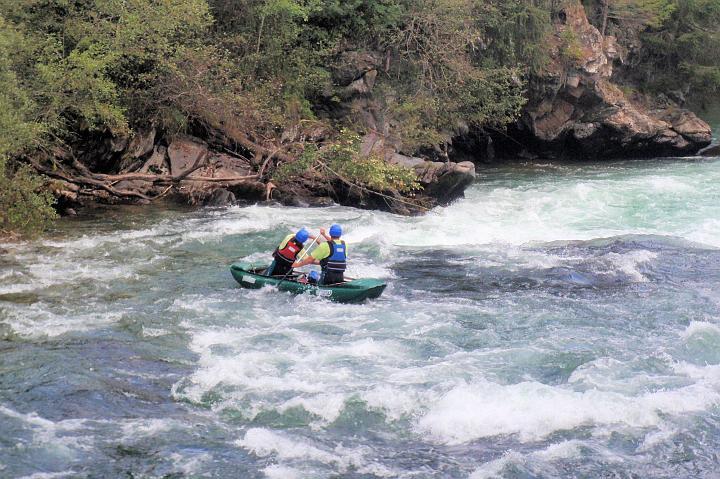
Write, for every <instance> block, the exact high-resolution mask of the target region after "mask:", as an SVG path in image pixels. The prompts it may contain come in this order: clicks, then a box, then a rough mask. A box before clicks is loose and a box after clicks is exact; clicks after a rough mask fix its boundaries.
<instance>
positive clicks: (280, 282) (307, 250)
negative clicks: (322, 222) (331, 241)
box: [277, 236, 318, 288]
mask: <svg viewBox="0 0 720 479" xmlns="http://www.w3.org/2000/svg"><path fill="white" fill-rule="evenodd" d="M317 239H318V236H316V237H315V239H314V240H312V243H310V246H308V247H307V248H303V254H302V256H300V258H297V259H295V262H298V261H302V259H303V258H305V256H306V255H307V254H308V253H309V252H310V248H312V246H313V245H314V244H315V242H316V241H317ZM292 272H293V268H292V266H291V267H290V271H288V272H287V273H285V276H283V277H282V278H280V281H279V282H278V284H277V286H278V288H280V285H281V284H282V282H283V281H285V278H287V277H288V276H289V275H290V273H292Z"/></svg>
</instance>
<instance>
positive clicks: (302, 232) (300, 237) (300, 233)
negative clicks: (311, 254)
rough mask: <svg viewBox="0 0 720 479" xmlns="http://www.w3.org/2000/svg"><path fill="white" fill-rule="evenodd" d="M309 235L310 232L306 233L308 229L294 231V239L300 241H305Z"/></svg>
mask: <svg viewBox="0 0 720 479" xmlns="http://www.w3.org/2000/svg"><path fill="white" fill-rule="evenodd" d="M309 237H310V233H308V230H306V229H305V228H303V229H301V230H300V231H298V232H297V233H295V239H296V240H298V241H299V242H301V243H304V242H306V241H307V239H308V238H309Z"/></svg>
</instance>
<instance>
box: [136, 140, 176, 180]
mask: <svg viewBox="0 0 720 479" xmlns="http://www.w3.org/2000/svg"><path fill="white" fill-rule="evenodd" d="M166 157H167V148H165V147H164V146H160V145H158V146H156V147H155V149H154V150H153V154H152V156H150V158H148V160H147V161H146V162H145V164H144V165H143V166H142V167H141V168H140V170H138V173H151V174H157V175H169V174H170V167H169V166H168V163H167V162H166V161H165V158H166Z"/></svg>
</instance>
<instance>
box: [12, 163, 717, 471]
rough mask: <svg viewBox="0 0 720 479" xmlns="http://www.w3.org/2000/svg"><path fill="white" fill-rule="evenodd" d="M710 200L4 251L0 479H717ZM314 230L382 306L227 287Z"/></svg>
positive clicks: (241, 226)
mask: <svg viewBox="0 0 720 479" xmlns="http://www.w3.org/2000/svg"><path fill="white" fill-rule="evenodd" d="M718 184H720V160H718V159H705V160H699V159H692V160H690V159H678V160H669V161H655V160H653V161H644V162H617V163H604V164H584V165H557V164H555V165H553V164H548V165H537V164H536V165H517V166H512V167H503V168H491V169H485V170H482V171H481V174H480V178H479V179H478V181H477V183H476V184H475V185H474V186H473V187H472V188H470V189H469V190H468V192H467V195H466V198H465V199H463V200H461V201H458V202H456V203H454V204H453V205H451V206H449V207H447V208H438V209H436V210H433V211H432V212H430V213H429V214H427V215H425V216H421V217H399V216H395V215H391V214H387V213H381V212H373V211H363V210H356V209H352V208H345V207H331V208H324V209H303V208H283V207H278V206H252V207H247V208H228V209H219V210H201V211H173V210H147V209H146V210H139V211H135V212H132V214H128V212H127V210H120V211H118V210H111V211H110V212H109V213H99V214H98V215H97V216H96V217H94V218H91V219H84V220H79V219H70V220H65V221H63V222H61V224H60V225H59V228H58V230H57V231H56V232H54V233H53V234H52V235H50V237H48V238H46V239H43V240H39V241H36V242H30V243H24V244H6V245H0V247H1V248H2V249H3V250H4V251H5V253H4V254H3V256H2V259H1V260H0V338H4V339H2V340H0V430H2V431H5V432H4V434H3V435H2V437H0V476H2V477H4V476H7V477H34V478H35V479H39V478H40V477H89V476H103V477H117V476H120V475H123V474H128V473H132V474H134V475H138V476H141V477H163V476H164V475H168V474H175V475H177V476H179V477H271V478H292V477H300V478H305V477H308V478H310V477H312V478H315V477H338V476H339V477H358V478H359V477H408V478H409V477H412V478H418V477H468V478H474V479H477V478H484V477H560V476H561V477H597V476H602V475H611V476H612V475H617V476H620V477H625V476H629V475H630V474H637V475H638V476H640V477H713V474H715V471H716V469H717V460H716V457H715V451H716V450H717V447H718V446H719V445H720V410H719V408H718V406H719V405H720V293H718V291H720V189H719V188H718V186H717V185H718ZM333 222H339V223H341V224H342V225H343V227H344V229H345V231H346V232H347V234H346V235H345V239H346V240H347V242H348V244H349V250H350V268H349V269H350V270H349V274H350V275H352V276H356V277H364V276H372V277H379V278H383V279H385V280H386V281H387V282H388V288H387V290H386V292H385V293H384V295H383V296H382V297H381V298H380V299H379V300H377V301H373V302H369V303H365V304H361V305H343V304H335V303H330V302H327V301H325V300H322V299H318V298H314V297H304V296H300V297H293V296H290V295H288V294H282V293H278V292H276V291H274V290H271V289H264V290H258V291H249V290H242V289H239V288H238V287H237V285H236V284H235V283H234V281H233V280H232V278H231V277H230V275H229V273H228V269H227V266H228V265H229V264H230V263H231V262H233V261H236V260H240V259H245V260H253V261H260V260H263V259H266V258H269V254H270V252H271V250H272V247H273V246H274V244H273V243H275V242H277V241H278V240H279V239H281V238H282V237H283V236H284V235H285V234H287V232H290V231H294V230H296V229H297V228H299V227H301V226H306V227H308V228H310V229H312V230H317V229H318V228H319V227H327V226H329V224H331V223H333Z"/></svg>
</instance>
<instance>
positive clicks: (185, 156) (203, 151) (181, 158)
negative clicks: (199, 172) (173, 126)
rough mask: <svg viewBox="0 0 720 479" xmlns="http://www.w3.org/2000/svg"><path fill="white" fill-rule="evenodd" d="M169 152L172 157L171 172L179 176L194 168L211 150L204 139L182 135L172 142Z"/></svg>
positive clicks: (170, 157)
mask: <svg viewBox="0 0 720 479" xmlns="http://www.w3.org/2000/svg"><path fill="white" fill-rule="evenodd" d="M167 153H168V158H169V159H170V174H171V175H173V176H177V175H181V174H183V173H186V172H187V171H188V170H190V169H191V168H193V167H194V166H195V165H196V163H197V162H198V161H201V160H202V159H203V158H204V157H205V156H207V155H208V153H209V151H208V147H207V145H206V144H205V143H204V142H203V141H201V140H198V139H196V138H192V137H187V136H181V137H178V138H175V139H174V140H173V141H172V143H170V146H169V147H168V149H167Z"/></svg>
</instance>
